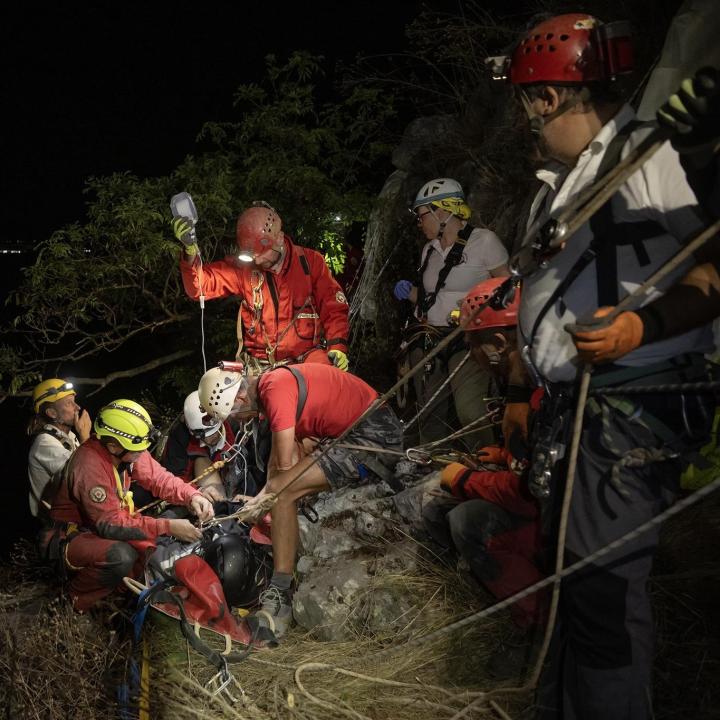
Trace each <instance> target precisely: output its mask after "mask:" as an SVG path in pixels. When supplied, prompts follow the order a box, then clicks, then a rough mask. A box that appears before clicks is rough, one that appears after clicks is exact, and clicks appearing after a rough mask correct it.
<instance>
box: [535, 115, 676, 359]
mask: <svg viewBox="0 0 720 720" xmlns="http://www.w3.org/2000/svg"><path fill="white" fill-rule="evenodd" d="M641 124H642V123H640V121H631V122H629V123H627V124H626V125H625V126H624V127H622V128H621V129H620V130H619V131H618V134H617V135H616V136H615V137H614V138H613V139H612V140H611V141H610V143H609V145H608V148H607V150H606V151H605V155H604V156H603V159H602V161H601V163H600V167H599V168H598V171H597V174H596V175H595V182H597V181H598V180H599V179H600V178H601V177H603V176H604V175H606V174H607V173H608V172H609V171H610V170H611V169H612V168H613V167H615V165H616V164H617V162H618V160H619V159H620V154H621V153H622V149H623V146H624V145H625V143H626V142H627V140H628V138H629V136H630V134H631V133H632V132H633V131H634V130H635V129H636V128H637V127H638V126H639V125H641ZM598 215H599V216H601V217H600V218H599V219H598ZM589 224H590V229H591V231H592V233H593V239H592V240H591V242H590V245H589V246H588V247H587V249H586V250H585V252H583V254H582V255H581V256H580V257H579V258H578V259H577V260H576V262H575V264H574V265H573V266H572V267H571V268H570V270H568V272H567V274H566V275H565V277H564V278H563V279H562V281H561V282H560V284H559V285H558V286H557V287H556V288H555V290H554V291H553V292H552V294H551V295H550V297H549V298H548V299H547V302H546V303H545V305H543V307H542V309H541V310H540V312H539V313H538V315H537V317H536V318H535V322H534V323H533V326H532V330H531V331H530V333H529V335H528V336H527V339H526V344H527V345H528V346H529V347H532V345H533V342H534V340H535V334H536V333H537V330H538V327H539V326H540V323H541V322H542V321H543V319H544V318H545V316H546V315H547V313H548V312H549V310H550V308H551V307H552V306H553V305H554V304H555V303H556V302H557V301H558V299H560V298H561V297H562V295H564V293H565V292H566V291H567V289H568V288H569V287H570V286H571V285H572V284H573V283H574V282H575V280H577V278H578V276H579V275H580V273H582V271H583V270H585V268H586V267H587V266H588V265H589V264H590V263H591V262H592V261H593V260H595V261H596V266H595V267H596V278H597V280H596V281H597V292H598V305H599V306H600V307H602V306H604V305H617V304H618V272H617V246H618V245H627V244H631V245H633V247H634V248H635V253H636V255H637V258H638V263H639V264H640V265H641V266H643V265H647V264H649V263H650V257H649V256H648V254H647V251H646V250H645V246H644V244H643V241H644V240H647V239H649V238H652V237H656V236H657V235H661V234H663V233H664V232H665V231H664V229H663V228H662V227H661V226H660V225H659V224H658V223H656V222H655V221H653V220H647V221H641V222H621V223H617V222H615V221H614V219H613V215H612V206H611V200H608V201H607V202H606V203H605V204H604V205H603V206H602V207H601V208H600V210H598V212H597V213H596V214H595V215H594V216H593V217H592V218H591V219H590V222H589Z"/></svg>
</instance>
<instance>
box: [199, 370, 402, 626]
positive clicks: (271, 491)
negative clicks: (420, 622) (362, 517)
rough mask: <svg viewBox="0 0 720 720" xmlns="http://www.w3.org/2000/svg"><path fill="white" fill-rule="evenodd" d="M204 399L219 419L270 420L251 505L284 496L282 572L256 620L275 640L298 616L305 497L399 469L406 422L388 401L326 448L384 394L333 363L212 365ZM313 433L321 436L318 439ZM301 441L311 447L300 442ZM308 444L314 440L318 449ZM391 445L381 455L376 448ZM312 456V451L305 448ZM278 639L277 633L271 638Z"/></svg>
mask: <svg viewBox="0 0 720 720" xmlns="http://www.w3.org/2000/svg"><path fill="white" fill-rule="evenodd" d="M198 390H199V393H200V403H201V404H202V406H203V407H204V408H205V410H207V412H208V413H209V414H210V415H211V416H212V417H213V418H215V419H217V420H224V419H226V418H227V417H229V416H231V415H233V416H238V417H247V416H250V415H253V414H257V413H262V414H264V415H265V416H266V418H267V419H268V422H269V425H270V431H271V433H272V447H271V451H270V462H269V466H268V478H267V484H266V485H265V487H264V488H263V489H262V490H261V492H260V493H259V494H258V495H257V497H255V498H253V499H252V500H251V501H249V502H248V503H247V504H246V505H245V508H246V509H251V508H257V509H258V511H259V512H260V513H261V512H262V510H261V508H262V505H261V502H262V500H263V499H265V498H266V496H268V495H276V496H277V498H276V501H275V503H274V505H273V506H272V510H271V515H272V544H273V563H274V573H273V576H272V579H271V581H270V585H269V587H268V589H267V590H265V592H263V594H262V595H261V597H260V601H261V603H262V608H261V609H260V610H259V611H257V612H256V613H255V616H254V620H255V622H257V623H258V624H259V625H260V627H264V628H267V629H268V630H269V631H270V633H272V635H273V636H274V639H277V638H279V637H281V636H282V635H283V634H284V633H285V631H286V630H287V627H288V626H289V624H290V621H291V619H292V604H291V584H292V577H293V571H294V569H295V559H296V558H295V556H296V552H297V545H298V520H297V501H298V500H299V499H300V498H302V497H305V496H306V495H311V494H314V493H319V492H324V491H328V490H338V489H340V488H343V487H347V486H351V485H358V484H360V483H361V481H362V480H361V478H362V477H363V476H366V475H367V474H368V472H369V474H370V476H371V477H373V478H374V479H375V480H376V481H377V480H378V479H382V478H384V477H388V476H390V475H391V474H392V469H393V468H394V465H395V460H396V458H395V456H394V455H393V454H392V451H395V452H399V451H400V450H401V448H402V429H401V426H400V422H399V420H398V419H397V417H396V416H395V413H394V412H393V410H392V408H391V407H390V406H389V405H381V406H380V407H378V408H377V409H376V410H375V411H374V412H373V413H372V414H370V415H369V416H368V417H367V418H365V419H364V420H363V421H362V422H360V423H359V424H358V425H357V426H356V427H354V428H353V429H352V431H351V432H350V433H349V434H348V435H347V437H346V438H345V442H346V443H347V444H349V445H354V446H359V445H363V446H366V447H368V448H369V449H368V450H367V451H358V450H351V449H347V448H344V447H342V445H343V444H344V443H340V444H339V445H338V446H337V447H333V448H331V449H329V450H326V451H324V450H323V449H322V444H321V445H319V446H317V439H320V440H321V441H322V440H323V439H332V438H337V437H340V436H341V435H342V434H343V433H344V432H345V431H346V430H347V429H348V428H349V427H350V426H351V425H352V424H353V423H354V422H355V421H356V420H357V419H358V418H359V417H360V416H361V415H362V414H363V413H364V412H365V411H366V410H367V409H368V408H369V407H370V405H372V403H373V402H375V400H376V399H377V397H378V393H377V392H376V391H375V390H373V388H371V387H370V386H369V385H368V384H367V383H365V382H363V381H362V380H361V379H360V378H358V377H356V376H355V375H351V374H350V373H344V372H341V371H340V370H338V369H337V368H335V367H332V366H330V365H320V364H318V363H305V364H303V365H293V366H289V367H281V368H277V369H275V370H272V371H269V372H266V373H263V374H262V375H260V377H253V376H248V375H245V374H243V373H238V372H229V371H226V370H221V369H219V368H212V369H210V370H208V371H207V372H206V373H205V375H203V377H202V379H201V380H200V386H199V388H198ZM311 439H313V440H314V442H311ZM298 441H300V442H301V443H303V444H304V445H305V448H304V449H303V450H300V449H299V448H298ZM305 443H311V444H312V445H313V446H317V447H313V449H310V448H309V447H308V445H306V444H305ZM373 448H377V449H378V450H390V451H391V452H390V453H382V452H379V453H377V454H375V453H373V451H372V449H373ZM306 450H310V454H308V455H307V456H306V455H305V451H306ZM271 639H272V638H271Z"/></svg>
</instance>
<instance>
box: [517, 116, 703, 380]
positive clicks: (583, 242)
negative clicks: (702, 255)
mask: <svg viewBox="0 0 720 720" xmlns="http://www.w3.org/2000/svg"><path fill="white" fill-rule="evenodd" d="M633 119H634V112H633V110H632V108H631V107H630V106H628V105H626V106H624V107H623V108H622V109H621V110H620V112H618V114H617V115H616V116H615V117H614V118H613V119H612V120H611V121H610V122H608V123H607V124H606V125H604V126H603V128H602V129H601V130H600V132H599V133H598V134H597V135H596V136H595V138H594V139H593V140H592V142H591V143H590V144H589V145H588V147H587V148H586V149H585V150H584V151H583V152H582V154H581V155H580V157H579V159H578V162H577V165H575V167H574V168H572V169H571V170H568V169H567V168H561V167H559V166H558V165H554V166H548V167H547V168H545V169H543V170H540V171H538V173H537V175H538V178H540V180H542V181H543V182H545V183H546V184H547V185H548V186H549V191H548V190H547V189H545V188H543V189H541V190H540V192H539V193H538V195H537V196H536V198H535V202H534V203H533V208H532V209H531V212H530V218H531V219H532V218H533V217H534V215H535V213H536V211H537V208H539V207H541V206H544V210H543V211H542V214H541V222H542V221H544V220H545V219H546V218H547V217H548V215H549V216H551V217H557V216H558V215H559V213H560V212H561V211H562V210H563V208H564V207H565V206H566V205H568V204H569V203H570V202H572V200H573V199H574V198H575V196H576V195H577V194H578V193H579V192H580V191H581V190H582V189H583V188H585V187H586V186H587V185H589V184H591V183H592V182H593V181H594V179H595V176H596V174H597V171H598V167H599V165H600V162H601V160H602V157H603V155H604V153H605V150H606V148H607V146H608V143H609V142H610V141H611V140H612V138H614V137H615V135H616V134H617V131H618V129H620V128H621V127H623V126H624V125H625V124H626V123H628V122H630V121H631V120H633ZM650 131H651V128H648V127H647V126H644V127H642V128H640V129H638V130H636V131H635V132H633V133H632V135H631V136H630V139H629V140H628V142H627V143H626V144H625V147H624V148H623V152H622V157H625V156H626V155H627V154H628V152H629V151H630V149H631V148H633V147H636V146H637V145H638V144H639V143H640V142H641V141H642V140H643V139H644V138H645V137H646V136H647V134H649V132H650ZM612 202H613V216H614V219H615V220H617V221H620V222H642V221H647V220H652V221H655V222H656V223H657V224H658V225H659V226H661V228H662V229H664V231H665V232H663V233H661V234H658V235H657V236H655V237H651V238H650V239H648V240H645V241H644V243H643V244H644V249H645V251H646V252H647V255H648V256H649V258H650V262H649V263H648V264H646V265H642V264H641V258H638V255H637V253H636V251H635V249H634V248H633V246H632V245H621V246H618V247H617V268H618V282H619V298H620V299H622V298H623V297H624V296H625V295H627V294H628V293H630V292H632V291H633V290H634V289H635V288H637V287H638V286H639V285H640V284H642V282H643V281H644V280H645V279H646V278H648V277H649V276H650V275H651V274H652V273H653V272H654V271H655V270H656V269H658V268H659V267H660V266H661V265H663V264H664V263H665V262H666V261H667V260H668V259H669V258H670V257H671V256H672V255H674V254H675V253H676V252H677V251H678V249H680V247H681V246H682V241H683V240H686V239H687V238H688V237H690V236H692V235H693V234H695V233H696V232H697V231H698V230H699V229H700V228H702V224H701V222H700V220H699V218H698V216H697V215H696V214H695V212H694V211H693V209H692V208H693V206H695V205H697V200H696V198H695V195H694V193H693V191H692V190H691V189H690V186H689V185H688V184H687V181H686V179H685V172H684V171H683V169H682V166H681V165H680V162H679V160H678V156H677V153H676V152H675V151H674V150H673V149H672V147H671V146H670V143H667V142H666V143H665V144H664V145H663V146H662V147H661V148H660V150H658V152H657V153H655V155H654V156H653V157H652V158H651V159H650V160H649V161H648V162H646V163H645V164H644V165H643V166H642V167H641V168H640V169H639V170H637V171H636V172H635V173H634V174H633V175H631V176H630V178H628V180H627V181H626V182H625V184H623V185H622V186H621V188H620V189H619V190H618V192H617V193H616V194H615V196H614V198H613V201H612ZM591 240H592V232H591V230H590V226H589V225H588V224H587V223H586V224H585V225H583V226H582V227H581V228H580V229H579V230H578V231H577V232H576V233H575V234H574V235H573V236H572V237H571V238H570V239H569V240H568V244H567V246H566V247H565V248H564V249H563V250H561V251H560V252H559V253H558V254H557V255H555V256H554V257H553V258H552V259H551V260H550V261H549V262H548V264H547V266H546V267H544V268H542V269H540V270H538V271H537V272H535V273H534V274H533V275H531V276H530V277H528V278H525V279H524V280H523V288H522V299H521V302H520V314H519V327H520V331H521V334H522V336H523V338H524V342H525V343H528V342H529V340H530V338H529V335H530V333H531V330H532V327H533V325H534V324H535V320H536V318H537V316H538V314H539V313H540V311H541V310H542V308H543V307H544V306H545V304H546V302H547V300H548V298H549V297H550V295H551V294H552V292H553V290H554V289H555V288H556V287H557V286H558V284H559V283H560V282H561V281H562V279H563V278H564V277H565V276H566V275H567V273H568V272H569V271H570V269H571V268H572V267H573V265H575V262H576V261H577V259H578V258H579V257H580V255H581V254H582V253H583V251H584V250H585V249H586V248H587V247H588V245H589V244H590V241H591ZM693 264H694V261H693V260H692V259H689V260H688V261H686V262H685V263H683V264H682V265H681V266H680V267H678V268H676V269H675V271H674V272H672V273H670V274H669V275H668V276H666V277H665V278H664V279H663V280H662V281H661V282H660V284H659V286H658V287H657V288H655V289H654V291H653V292H651V293H650V294H649V295H648V296H647V297H646V298H645V299H644V300H643V302H642V304H643V305H644V304H647V303H648V302H650V301H651V300H654V299H656V298H658V297H660V296H661V295H662V294H663V292H664V291H665V290H666V289H667V288H668V287H670V286H671V285H673V284H674V283H675V282H677V281H678V280H679V279H680V278H682V277H683V276H684V275H685V274H686V273H687V271H688V270H689V268H690V267H691V266H692V265H693ZM597 308H598V297H597V279H596V270H595V262H591V263H590V265H588V267H586V268H585V270H583V272H581V273H580V275H579V276H578V277H577V278H576V279H575V281H574V282H573V283H572V285H570V287H569V288H568V289H567V290H566V291H565V293H564V294H563V296H562V298H561V299H559V300H557V301H556V302H555V304H554V305H553V306H552V307H551V308H550V309H549V311H548V312H547V313H546V315H545V316H544V318H543V319H542V320H541V322H540V325H539V327H538V330H537V332H536V334H535V337H534V338H533V339H532V346H531V348H530V358H531V360H532V363H533V365H534V366H535V368H536V369H537V370H538V371H539V372H540V375H541V376H542V377H544V378H546V379H547V380H549V381H551V382H570V381H572V380H574V379H575V377H576V375H577V369H578V357H577V352H576V350H575V345H574V344H573V342H572V337H571V335H570V334H569V333H568V332H567V331H566V330H565V329H564V325H565V324H566V323H573V322H576V321H577V320H578V318H582V319H585V318H588V317H591V316H592V315H593V313H594V312H595V310H597ZM712 349H713V340H712V333H711V328H710V326H709V325H708V326H705V327H701V328H697V329H695V330H691V331H690V332H687V333H684V334H683V335H678V336H677V337H673V338H669V339H667V340H662V341H660V342H656V343H651V344H649V345H643V346H641V347H639V348H637V349H636V350H634V351H633V352H631V353H629V354H627V355H625V356H624V357H622V358H620V359H619V360H618V361H616V364H618V365H626V366H631V367H642V366H645V365H650V364H652V363H656V362H660V361H663V360H667V359H669V358H672V357H676V356H678V355H680V354H682V353H686V352H691V351H692V352H710V351H712Z"/></svg>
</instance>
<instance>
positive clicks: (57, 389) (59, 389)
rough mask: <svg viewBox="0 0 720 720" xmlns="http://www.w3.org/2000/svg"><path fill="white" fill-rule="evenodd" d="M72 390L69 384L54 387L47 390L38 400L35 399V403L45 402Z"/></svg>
mask: <svg viewBox="0 0 720 720" xmlns="http://www.w3.org/2000/svg"><path fill="white" fill-rule="evenodd" d="M72 389H73V384H72V383H70V382H66V383H63V384H62V385H60V387H54V388H49V389H47V390H46V391H45V392H44V393H43V394H42V395H41V396H40V397H39V398H36V400H35V403H36V404H37V403H39V402H42V401H43V400H47V399H48V398H49V397H53V396H54V395H57V394H59V393H64V392H69V391H70V390H72Z"/></svg>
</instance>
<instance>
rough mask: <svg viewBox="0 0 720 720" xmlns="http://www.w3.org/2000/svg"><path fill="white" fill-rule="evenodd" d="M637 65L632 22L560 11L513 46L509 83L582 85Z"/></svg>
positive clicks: (628, 70)
mask: <svg viewBox="0 0 720 720" xmlns="http://www.w3.org/2000/svg"><path fill="white" fill-rule="evenodd" d="M632 69H633V54H632V41H631V38H630V25H629V24H628V23H626V22H614V23H606V24H603V23H602V22H601V21H600V20H598V19H597V18H595V17H593V16H592V15H586V14H584V13H571V14H568V15H558V16H557V17H554V18H551V19H550V20H546V21H545V22H542V23H540V24H539V25H537V26H536V27H534V28H533V29H532V30H530V32H528V33H527V35H526V36H525V37H524V38H523V39H522V41H521V42H520V44H519V45H518V46H517V48H515V52H514V53H513V55H512V60H511V61H510V82H511V83H512V84H513V85H527V84H531V83H550V84H560V85H562V84H573V85H574V84H582V83H587V82H597V81H602V80H611V79H613V78H614V77H615V75H617V74H620V73H627V72H630V71H631V70H632Z"/></svg>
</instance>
